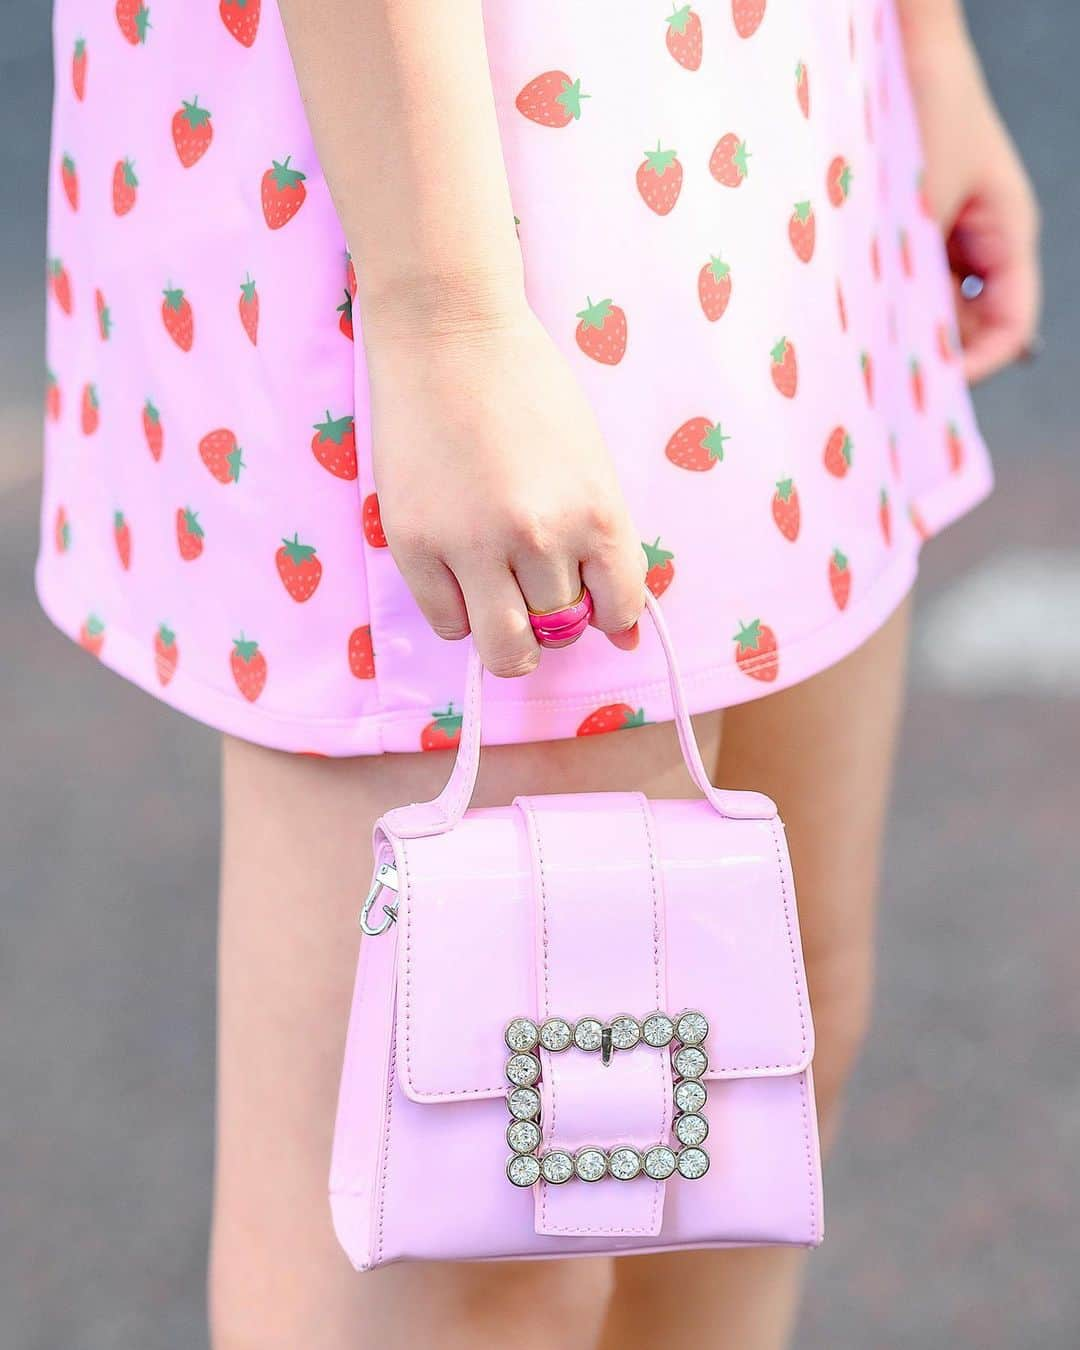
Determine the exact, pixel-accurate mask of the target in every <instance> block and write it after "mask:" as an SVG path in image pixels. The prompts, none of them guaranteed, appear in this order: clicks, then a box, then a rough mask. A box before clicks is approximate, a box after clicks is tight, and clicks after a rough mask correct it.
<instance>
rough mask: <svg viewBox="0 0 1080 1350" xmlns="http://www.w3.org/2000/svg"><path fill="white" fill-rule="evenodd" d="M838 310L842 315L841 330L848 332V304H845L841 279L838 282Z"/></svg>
mask: <svg viewBox="0 0 1080 1350" xmlns="http://www.w3.org/2000/svg"><path fill="white" fill-rule="evenodd" d="M836 312H837V314H838V315H839V316H840V331H841V333H846V332H847V305H845V304H844V291H843V287H842V286H841V285H840V283H839V281H838V282H837V283H836Z"/></svg>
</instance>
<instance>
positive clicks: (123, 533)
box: [113, 511, 131, 572]
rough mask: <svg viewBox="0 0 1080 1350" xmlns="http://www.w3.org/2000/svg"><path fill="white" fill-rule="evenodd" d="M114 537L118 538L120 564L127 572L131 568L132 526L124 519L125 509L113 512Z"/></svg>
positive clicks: (117, 550) (117, 546) (117, 548)
mask: <svg viewBox="0 0 1080 1350" xmlns="http://www.w3.org/2000/svg"><path fill="white" fill-rule="evenodd" d="M113 538H114V539H115V540H116V552H117V555H118V557H119V558H120V566H121V567H122V568H123V569H124V571H125V572H129V571H130V570H131V526H130V525H129V524H128V523H127V521H126V520H125V519H124V513H123V511H114V512H113Z"/></svg>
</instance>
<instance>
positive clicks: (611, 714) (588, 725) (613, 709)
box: [575, 703, 645, 736]
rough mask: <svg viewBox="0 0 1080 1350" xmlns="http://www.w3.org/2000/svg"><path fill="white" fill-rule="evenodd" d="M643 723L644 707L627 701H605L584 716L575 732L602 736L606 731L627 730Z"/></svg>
mask: <svg viewBox="0 0 1080 1350" xmlns="http://www.w3.org/2000/svg"><path fill="white" fill-rule="evenodd" d="M644 725H645V709H644V708H638V709H636V710H635V709H634V708H631V706H630V704H629V703H605V704H604V706H603V707H602V708H597V709H596V710H595V711H594V712H591V713H590V714H589V715H588V717H586V718H585V720H584V722H582V724H581V726H579V727H578V729H577V732H576V733H575V734H576V735H578V736H602V735H604V734H605V733H606V732H608V731H627V730H629V729H630V727H643V726H644Z"/></svg>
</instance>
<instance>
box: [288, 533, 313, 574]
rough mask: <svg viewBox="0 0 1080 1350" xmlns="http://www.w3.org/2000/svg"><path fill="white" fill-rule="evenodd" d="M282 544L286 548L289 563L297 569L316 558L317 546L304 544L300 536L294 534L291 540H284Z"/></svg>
mask: <svg viewBox="0 0 1080 1350" xmlns="http://www.w3.org/2000/svg"><path fill="white" fill-rule="evenodd" d="M281 542H282V544H283V545H284V546H285V553H286V555H287V556H288V559H289V561H290V562H291V563H292V564H293V565H294V566H295V567H299V566H300V564H301V563H306V562H308V561H309V560H310V559H312V558H314V556H315V545H314V544H302V543H301V542H300V536H299V534H294V535H293V537H292V538H291V539H283V540H282V541H281Z"/></svg>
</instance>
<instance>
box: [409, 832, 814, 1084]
mask: <svg viewBox="0 0 1080 1350" xmlns="http://www.w3.org/2000/svg"><path fill="white" fill-rule="evenodd" d="M769 829H770V830H771V832H772V837H773V844H774V846H775V848H776V861H777V871H778V874H779V879H780V895H781V901H782V903H783V907H784V926H785V928H786V931H787V939H788V950H789V952H790V953H791V964H792V969H793V972H794V975H795V999H796V1006H797V1008H798V1013H799V1026H800V1034H801V1050H802V1054H801V1055H800V1057H799V1059H797V1060H789V1061H787V1062H783V1063H775V1064H724V1065H720V1066H719V1067H718V1070H717V1072H718V1073H720V1074H723V1075H725V1076H729V1077H734V1076H735V1075H736V1074H740V1073H763V1072H766V1071H774V1072H776V1073H784V1072H789V1073H790V1072H794V1071H795V1070H796V1069H797V1068H798V1066H799V1065H800V1064H802V1062H803V1060H804V1059H805V1057H806V1045H807V1028H806V1013H805V1008H804V1003H803V982H802V981H801V980H800V979H799V965H798V960H797V958H796V954H795V940H794V933H793V931H792V925H791V909H790V905H789V902H788V888H787V877H786V874H785V869H784V862H783V852H782V849H781V844H780V834H779V826H778V824H777V821H776V820H775V819H774V820H772V821H770V822H769ZM405 938H406V940H405V953H406V958H405V982H406V990H405V1023H406V1025H405V1072H406V1075H407V1077H408V1081H409V1087H410V1088H411V1089H412V1090H413V1091H414V1092H415V1093H416V1094H417V1096H418V1097H422V1098H423V1099H424V1100H425V1101H440V1100H442V1099H443V1098H447V1097H479V1096H491V1095H493V1094H499V1093H501V1092H503V1091H505V1087H504V1085H503V1084H501V1083H499V1084H490V1083H489V1084H485V1085H483V1086H481V1087H449V1088H444V1089H441V1090H439V1091H437V1092H424V1091H422V1090H421V1089H420V1088H418V1087H417V1085H416V1081H415V1079H414V1077H413V1071H412V1055H411V1033H412V1000H411V991H412V979H411V976H410V971H411V945H412V924H411V921H410V906H406V909H405ZM804 1068H805V1066H804Z"/></svg>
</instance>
